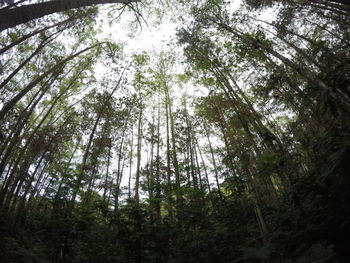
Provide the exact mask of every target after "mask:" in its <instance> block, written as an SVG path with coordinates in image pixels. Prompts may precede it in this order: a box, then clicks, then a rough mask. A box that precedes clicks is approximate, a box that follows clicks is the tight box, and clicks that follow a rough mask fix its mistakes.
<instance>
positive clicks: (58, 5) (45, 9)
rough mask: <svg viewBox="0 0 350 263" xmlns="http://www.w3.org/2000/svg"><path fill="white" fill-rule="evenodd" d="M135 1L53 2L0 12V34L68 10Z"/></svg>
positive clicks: (89, 0)
mask: <svg viewBox="0 0 350 263" xmlns="http://www.w3.org/2000/svg"><path fill="white" fill-rule="evenodd" d="M132 2H137V0H74V1H72V0H54V1H47V2H42V3H37V4H31V5H22V6H20V7H16V8H11V9H5V10H0V32H1V31H3V30H5V29H7V28H11V27H15V26H17V25H20V24H23V23H26V22H29V21H31V20H34V19H37V18H41V17H44V16H47V15H50V14H54V13H58V12H63V11H67V10H70V9H75V8H80V7H85V6H91V5H100V4H116V3H120V4H130V3H132Z"/></svg>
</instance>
